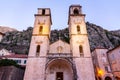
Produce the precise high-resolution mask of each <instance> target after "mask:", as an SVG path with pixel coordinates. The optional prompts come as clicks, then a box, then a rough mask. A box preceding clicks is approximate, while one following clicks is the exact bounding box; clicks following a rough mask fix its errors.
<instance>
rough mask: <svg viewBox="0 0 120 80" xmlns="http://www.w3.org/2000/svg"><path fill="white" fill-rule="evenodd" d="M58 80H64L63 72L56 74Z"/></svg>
mask: <svg viewBox="0 0 120 80" xmlns="http://www.w3.org/2000/svg"><path fill="white" fill-rule="evenodd" d="M56 80H63V72H56Z"/></svg>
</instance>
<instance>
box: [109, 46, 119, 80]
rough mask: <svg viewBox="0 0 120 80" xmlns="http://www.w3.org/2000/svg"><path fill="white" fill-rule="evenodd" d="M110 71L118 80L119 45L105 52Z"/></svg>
mask: <svg viewBox="0 0 120 80" xmlns="http://www.w3.org/2000/svg"><path fill="white" fill-rule="evenodd" d="M107 54H108V59H109V62H110V66H111V69H112V73H113V75H114V77H115V78H116V79H117V80H120V46H117V47H115V48H113V49H111V50H109V51H108V52H107Z"/></svg>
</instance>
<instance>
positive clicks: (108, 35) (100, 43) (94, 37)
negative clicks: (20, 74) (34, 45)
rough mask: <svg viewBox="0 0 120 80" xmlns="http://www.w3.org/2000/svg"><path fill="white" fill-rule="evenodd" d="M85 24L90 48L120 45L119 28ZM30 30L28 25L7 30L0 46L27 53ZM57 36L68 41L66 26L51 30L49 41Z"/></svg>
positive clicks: (52, 40) (55, 39)
mask: <svg viewBox="0 0 120 80" xmlns="http://www.w3.org/2000/svg"><path fill="white" fill-rule="evenodd" d="M86 26H87V31H88V37H89V41H90V48H91V50H93V49H94V48H96V47H102V48H109V49H111V48H114V47H116V46H118V45H120V30H115V31H108V30H105V29H103V28H102V27H100V26H98V25H95V24H92V23H89V22H87V23H86ZM32 30H33V28H32V27H29V28H28V29H27V30H24V31H21V32H20V31H12V32H7V33H6V34H5V36H4V38H3V40H2V42H1V44H0V48H6V49H8V50H11V51H13V52H15V53H23V54H27V53H28V50H29V45H30V40H31V35H32ZM59 38H60V39H62V40H64V41H66V42H68V43H69V31H68V28H65V29H62V30H59V31H58V30H52V31H51V38H50V42H51V43H53V42H55V41H57V40H58V39H59Z"/></svg>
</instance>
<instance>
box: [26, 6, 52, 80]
mask: <svg viewBox="0 0 120 80" xmlns="http://www.w3.org/2000/svg"><path fill="white" fill-rule="evenodd" d="M51 24H52V21H51V12H50V9H49V8H38V13H37V14H35V21H34V28H33V33H32V38H31V44H30V49H29V54H28V60H27V65H26V70H25V75H24V80H44V78H45V64H46V56H47V53H48V50H49V38H50V27H51Z"/></svg>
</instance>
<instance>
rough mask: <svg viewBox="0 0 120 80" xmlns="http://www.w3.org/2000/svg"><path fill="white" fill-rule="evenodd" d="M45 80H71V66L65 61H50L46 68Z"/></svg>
mask: <svg viewBox="0 0 120 80" xmlns="http://www.w3.org/2000/svg"><path fill="white" fill-rule="evenodd" d="M46 80H73V70H72V66H71V64H70V63H69V62H68V61H67V60H65V59H55V60H52V61H50V62H49V63H48V64H47V67H46Z"/></svg>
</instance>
